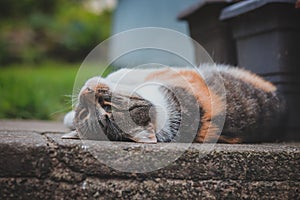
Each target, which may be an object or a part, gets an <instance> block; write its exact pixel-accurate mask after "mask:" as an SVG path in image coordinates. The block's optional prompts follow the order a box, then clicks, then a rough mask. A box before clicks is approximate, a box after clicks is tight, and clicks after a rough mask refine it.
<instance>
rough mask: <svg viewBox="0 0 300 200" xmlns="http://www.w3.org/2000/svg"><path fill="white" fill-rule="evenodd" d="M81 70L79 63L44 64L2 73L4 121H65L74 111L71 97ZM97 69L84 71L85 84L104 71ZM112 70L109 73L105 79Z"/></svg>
mask: <svg viewBox="0 0 300 200" xmlns="http://www.w3.org/2000/svg"><path fill="white" fill-rule="evenodd" d="M79 67H80V64H79V63H78V64H66V63H57V62H55V63H54V62H44V63H41V64H39V65H38V66H36V65H34V66H32V65H21V66H19V65H18V66H17V65H12V66H9V67H6V68H2V69H0V96H1V98H0V118H20V119H44V120H46V119H58V118H62V116H63V115H64V114H65V113H66V112H67V111H69V110H71V108H72V100H71V95H72V93H73V84H74V81H75V78H76V74H77V70H78V69H79ZM95 67H97V69H98V70H95ZM95 67H93V68H90V69H85V70H81V71H80V73H84V74H81V77H85V78H84V79H85V80H83V82H82V83H84V82H85V81H86V80H87V79H88V78H90V77H92V76H95V75H96V73H101V70H102V69H103V70H104V68H101V66H100V68H99V66H95ZM111 70H112V68H108V69H106V71H104V72H103V74H102V76H106V75H107V74H108V73H110V72H111Z"/></svg>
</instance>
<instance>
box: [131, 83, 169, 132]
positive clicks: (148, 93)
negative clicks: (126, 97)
mask: <svg viewBox="0 0 300 200" xmlns="http://www.w3.org/2000/svg"><path fill="white" fill-rule="evenodd" d="M160 87H161V86H160V85H159V84H158V83H151V82H148V83H145V84H143V85H141V86H140V87H138V88H137V90H136V92H137V93H138V94H139V95H141V96H142V97H143V98H144V99H146V100H148V101H150V102H151V103H152V104H153V105H154V107H155V113H156V123H155V124H156V127H155V129H156V130H155V131H156V132H159V131H160V130H161V129H163V128H164V127H168V126H169V120H168V119H169V116H168V113H169V112H168V110H167V107H168V105H167V100H166V97H165V95H164V94H163V93H162V92H161V91H160V90H159V88H160Z"/></svg>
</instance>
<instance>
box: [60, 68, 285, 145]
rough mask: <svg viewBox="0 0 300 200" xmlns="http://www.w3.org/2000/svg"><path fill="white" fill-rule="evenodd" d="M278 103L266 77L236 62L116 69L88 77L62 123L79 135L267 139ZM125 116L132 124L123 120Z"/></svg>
mask: <svg viewBox="0 0 300 200" xmlns="http://www.w3.org/2000/svg"><path fill="white" fill-rule="evenodd" d="M199 72H200V73H199ZM200 74H201V75H200ZM217 77H219V79H218V80H222V84H220V82H217V81H216V80H217ZM222 85H224V88H222V87H220V86H222ZM222 89H225V90H224V91H225V93H224V91H223V90H222ZM114 97H115V100H114ZM124 102H125V103H124ZM126 102H127V103H126ZM128 102H130V103H128ZM125 104H126V105H125ZM284 107H285V106H284V101H283V100H282V99H281V98H280V97H279V96H278V94H277V92H276V87H275V86H274V85H273V84H271V83H270V82H267V81H265V80H263V79H262V78H261V77H259V76H257V75H255V74H253V73H251V72H249V71H246V70H243V69H240V68H234V67H229V66H223V65H218V66H217V67H212V66H202V67H201V68H199V70H195V69H192V68H163V69H120V70H118V71H116V72H114V73H112V74H110V75H109V76H108V77H107V78H101V77H94V78H92V79H89V80H88V81H87V82H86V84H85V85H84V86H83V88H82V89H81V92H80V94H79V103H78V105H77V107H76V109H75V114H74V112H73V114H72V113H69V114H68V115H67V116H66V117H65V124H66V125H68V126H69V127H72V125H73V126H75V127H74V128H75V129H76V133H78V134H79V136H81V138H83V139H103V136H106V137H108V138H109V139H110V140H129V141H130V140H131V141H135V142H143V143H155V142H157V141H159V142H170V141H189V138H192V140H193V141H194V142H215V141H219V142H225V143H241V142H260V141H273V140H278V139H280V135H278V134H276V132H278V130H279V127H281V125H282V124H283V123H284V122H283V120H284V113H285V109H284ZM112 110H116V112H112ZM122 110H124V111H122ZM126 110H127V112H128V114H126V112H125V111H126ZM193 113H199V116H196V117H195V115H192V114H193ZM73 115H74V116H75V118H74V119H72V118H73V117H74V116H73ZM222 117H224V118H222ZM128 118H131V119H132V120H131V121H133V122H134V125H132V123H131V125H128V124H130V123H129V122H127V121H126V120H128ZM183 119H185V124H184V125H183V124H182V121H183ZM222 119H224V120H225V121H224V122H225V123H222ZM123 120H125V122H122V121H123ZM223 124H224V127H222V125H223ZM124 127H125V128H124ZM276 130H277V131H276ZM221 131H222V134H221V135H220V134H219V133H220V132H221ZM191 132H194V133H191ZM73 136H74V134H73V135H72V136H71V138H73ZM69 137H70V135H69V136H68V135H67V136H65V138H69Z"/></svg>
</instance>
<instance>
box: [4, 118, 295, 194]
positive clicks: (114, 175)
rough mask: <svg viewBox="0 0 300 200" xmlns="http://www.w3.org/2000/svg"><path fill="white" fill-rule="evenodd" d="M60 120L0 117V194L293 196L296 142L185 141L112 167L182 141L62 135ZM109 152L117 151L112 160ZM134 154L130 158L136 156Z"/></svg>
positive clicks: (113, 153) (63, 130) (112, 155)
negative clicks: (157, 157) (159, 159)
mask: <svg viewBox="0 0 300 200" xmlns="http://www.w3.org/2000/svg"><path fill="white" fill-rule="evenodd" d="M66 131H67V130H66V129H65V128H64V127H63V126H62V124H60V123H56V122H39V121H0V162H1V163H0V199H116V198H122V199H300V195H299V188H300V172H299V170H300V144H299V143H294V144H293V143H289V144H251V145H225V144H216V145H215V146H214V147H213V149H212V150H211V151H207V152H206V154H203V152H204V151H205V149H209V147H210V145H203V144H192V145H191V146H190V148H189V149H188V150H187V151H185V152H184V153H183V155H182V156H181V157H179V158H178V159H177V160H176V161H175V162H173V163H170V164H169V165H168V166H167V167H164V168H162V169H159V170H156V171H152V172H148V173H132V172H131V173H129V172H121V171H118V170H116V169H113V168H111V167H109V166H107V165H106V163H103V162H101V161H99V159H96V158H95V154H94V153H93V152H92V151H87V150H86V148H85V147H86V146H93V147H95V152H98V153H100V154H101V155H102V156H104V158H105V159H106V160H112V163H124V162H126V159H124V160H123V159H122V158H123V157H122V156H123V154H124V155H131V156H132V157H133V158H134V156H136V155H138V153H139V152H140V151H145V149H146V150H147V151H149V152H154V153H156V154H163V155H165V156H166V157H169V156H172V155H174V154H176V153H177V152H178V151H180V150H181V149H184V148H185V145H184V144H175V143H174V144H163V143H160V144H154V145H153V144H148V145H146V144H136V143H127V142H109V141H87V142H84V143H83V142H82V141H80V140H62V139H60V137H61V135H62V133H64V132H66ZM115 155H119V157H121V159H120V158H118V159H115V157H114V156H115ZM137 158H138V157H137Z"/></svg>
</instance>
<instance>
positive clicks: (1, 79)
mask: <svg viewBox="0 0 300 200" xmlns="http://www.w3.org/2000/svg"><path fill="white" fill-rule="evenodd" d="M195 2H198V0H164V1H161V0H153V1H149V0H43V1H40V0H22V1H18V0H1V2H0V119H1V118H10V119H11V118H19V119H43V120H49V119H50V120H61V119H62V117H63V115H64V114H65V113H66V112H68V111H69V110H70V109H71V107H72V102H71V94H72V89H73V83H74V81H75V77H76V73H77V70H78V69H79V67H80V65H81V63H82V61H83V60H84V58H85V57H86V56H87V55H88V53H89V52H90V51H91V50H92V49H93V48H94V47H96V45H98V44H99V43H101V42H102V41H103V40H105V39H107V38H109V36H111V35H112V34H117V33H119V32H122V31H126V30H129V29H132V28H140V27H149V26H150V27H164V28H170V29H173V30H176V31H179V32H182V33H184V34H187V35H189V27H188V23H187V22H185V21H179V20H178V19H177V15H178V13H179V12H180V11H181V10H184V9H187V8H188V7H189V6H191V5H192V4H194V3H195ZM135 39H136V38H128V40H126V41H123V42H122V44H120V43H117V44H116V43H114V44H113V45H110V46H109V47H107V48H109V49H110V50H107V52H105V53H106V54H110V55H111V56H112V57H114V56H115V55H117V54H118V50H119V49H121V48H122V47H123V46H124V45H128V44H131V43H133V42H135ZM165 39H168V38H165V37H162V36H153V41H154V40H155V41H156V42H159V41H163V40H165ZM172 43H173V42H172ZM184 43H186V45H185V44H180V46H181V47H184V48H185V50H184V52H190V53H188V55H190V57H191V58H194V53H193V46H192V44H191V43H190V42H189V41H188V40H187V41H186V42H184ZM122 45H123V46H122ZM177 45H178V44H177ZM174 60H175V58H174V55H170V54H168V53H165V52H155V51H153V52H152V51H151V52H150V51H145V52H133V53H131V54H130V53H129V54H128V55H127V56H125V57H124V56H123V57H121V58H118V59H117V60H116V61H115V62H114V63H112V65H113V66H117V67H121V66H126V67H129V65H130V66H135V65H138V64H143V63H149V62H150V63H151V62H157V63H164V64H169V65H172V64H173V65H174ZM176 62H181V64H182V62H183V61H181V60H180V59H177V61H176ZM184 62H185V61H184ZM175 64H176V63H175ZM177 64H178V63H177ZM99 67H100V68H101V66H99ZM103 68H104V66H103ZM94 74H95V73H94Z"/></svg>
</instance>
